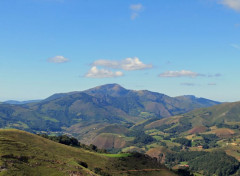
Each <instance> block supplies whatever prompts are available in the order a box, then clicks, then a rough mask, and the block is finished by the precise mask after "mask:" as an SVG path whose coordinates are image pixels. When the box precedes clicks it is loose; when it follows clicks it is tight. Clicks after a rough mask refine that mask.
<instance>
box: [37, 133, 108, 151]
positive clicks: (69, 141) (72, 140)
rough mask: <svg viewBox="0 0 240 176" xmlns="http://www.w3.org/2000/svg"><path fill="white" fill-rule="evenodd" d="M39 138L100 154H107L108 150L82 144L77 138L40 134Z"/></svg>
mask: <svg viewBox="0 0 240 176" xmlns="http://www.w3.org/2000/svg"><path fill="white" fill-rule="evenodd" d="M39 136H41V137H44V138H46V139H49V140H52V141H54V142H58V143H61V144H64V145H69V146H73V147H79V148H83V149H85V150H90V151H95V152H99V153H107V151H106V150H104V149H98V148H97V146H95V145H93V144H90V145H86V144H82V143H80V142H79V141H78V140H77V139H76V138H74V137H69V136H67V135H60V136H49V135H47V134H39Z"/></svg>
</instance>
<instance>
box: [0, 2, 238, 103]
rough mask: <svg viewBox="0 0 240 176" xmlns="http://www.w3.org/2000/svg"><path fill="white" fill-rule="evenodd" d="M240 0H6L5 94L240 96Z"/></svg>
mask: <svg viewBox="0 0 240 176" xmlns="http://www.w3.org/2000/svg"><path fill="white" fill-rule="evenodd" d="M239 76H240V0H167V1H160V0H114V1H113V0H101V1H100V0H0V101H6V100H32V99H44V98H46V97H48V96H50V95H52V94H54V93H64V92H71V91H82V90H86V89H88V88H92V87H95V86H99V85H103V84H109V83H117V84H120V85H121V86H123V87H125V88H127V89H134V90H143V89H144V90H145V89H147V90H150V91H155V92H159V93H164V94H166V95H169V96H172V97H174V96H179V95H195V96H197V97H204V98H209V99H212V100H218V101H223V102H225V101H228V102H233V101H240V92H239V90H240V78H239Z"/></svg>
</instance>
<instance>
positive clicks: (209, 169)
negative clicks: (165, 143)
mask: <svg viewBox="0 0 240 176" xmlns="http://www.w3.org/2000/svg"><path fill="white" fill-rule="evenodd" d="M181 162H188V165H189V169H190V170H191V171H193V172H199V173H201V174H203V175H206V176H212V175H217V176H229V175H232V174H234V173H236V172H237V171H238V169H239V166H240V163H239V162H238V161H237V160H236V159H235V158H234V157H232V156H229V155H227V154H226V153H225V152H223V151H218V152H203V151H187V152H179V153H168V154H167V155H166V159H165V163H166V164H167V165H169V166H170V167H172V166H174V165H177V164H180V163H181Z"/></svg>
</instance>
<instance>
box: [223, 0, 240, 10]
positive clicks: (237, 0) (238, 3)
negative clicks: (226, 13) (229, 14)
mask: <svg viewBox="0 0 240 176" xmlns="http://www.w3.org/2000/svg"><path fill="white" fill-rule="evenodd" d="M220 3H221V4H223V5H225V6H227V7H229V8H231V9H234V10H236V11H240V0H221V1H220Z"/></svg>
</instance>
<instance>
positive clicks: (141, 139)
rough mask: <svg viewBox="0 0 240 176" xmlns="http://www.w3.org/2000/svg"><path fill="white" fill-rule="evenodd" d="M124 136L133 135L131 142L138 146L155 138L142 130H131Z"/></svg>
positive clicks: (153, 140)
mask: <svg viewBox="0 0 240 176" xmlns="http://www.w3.org/2000/svg"><path fill="white" fill-rule="evenodd" d="M126 136H129V137H134V138H135V139H134V140H133V143H134V144H137V145H138V146H141V145H146V144H150V143H152V142H155V141H156V139H154V138H153V137H152V136H150V135H148V134H146V133H145V132H144V131H142V130H131V131H129V132H128V133H127V134H126Z"/></svg>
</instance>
